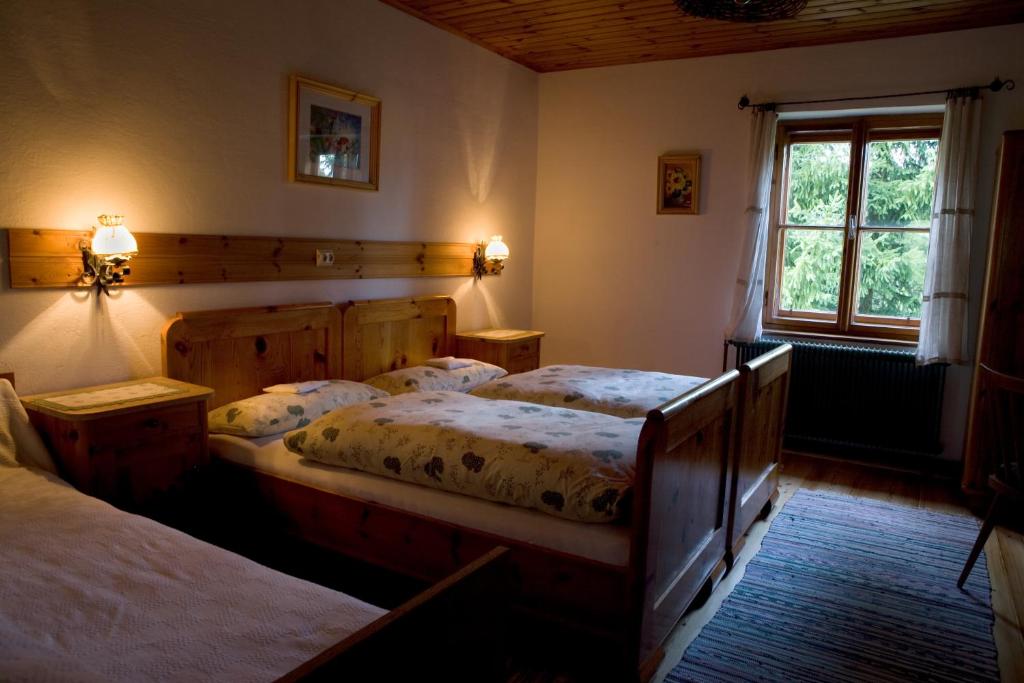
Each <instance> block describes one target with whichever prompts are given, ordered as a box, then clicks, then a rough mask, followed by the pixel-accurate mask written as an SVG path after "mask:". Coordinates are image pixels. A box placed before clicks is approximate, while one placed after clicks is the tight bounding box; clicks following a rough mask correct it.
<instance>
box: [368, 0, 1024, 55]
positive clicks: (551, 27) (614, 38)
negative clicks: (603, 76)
mask: <svg viewBox="0 0 1024 683" xmlns="http://www.w3.org/2000/svg"><path fill="white" fill-rule="evenodd" d="M722 1H723V2H732V1H733V0H722ZM382 2H385V3H387V4H389V5H392V6H394V7H397V8H398V9H400V10H402V11H404V12H408V13H409V14H412V15H413V16H416V17H419V18H420V19H423V20H424V21H427V22H430V23H431V24H434V25H435V26H439V27H441V28H443V29H445V30H446V31H450V32H452V33H454V34H456V35H458V36H462V37H463V38H467V39H468V40H471V41H473V42H474V43H477V44H479V45H482V46H483V47H485V48H487V49H488V50H492V51H494V52H497V53H498V54H500V55H503V56H505V57H508V58H509V59H511V60H513V61H516V62H519V63H520V64H523V65H525V66H528V67H530V68H531V69H533V70H535V71H564V70H567V69H583V68H587V67H592V66H608V65H612V64H633V63H636V62H650V61H656V60H661V59H685V58H687V57H705V56H708V55H721V54H729V53H735V52H753V51H757V50H773V49H777V48H783V47H799V46H805V45H824V44H827V43H845V42H850V41H856V40H870V39H873V38H893V37H897V36H910V35H917V34H921V33H938V32H941V31H953V30H959V29H966V28H979V27H982V26H993V25H997V24H1013V23H1017V22H1024V2H1022V1H1021V0H810V1H809V2H808V3H807V7H806V8H805V9H804V10H803V11H802V12H801V13H800V14H799V15H797V16H796V17H794V18H793V19H788V20H784V21H774V22H769V23H760V24H740V23H729V22H723V21H712V20H708V19H697V18H694V17H690V16H687V15H685V14H683V13H682V12H680V11H679V9H677V8H676V6H675V4H674V2H673V0H382Z"/></svg>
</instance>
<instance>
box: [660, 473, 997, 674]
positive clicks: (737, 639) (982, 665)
mask: <svg viewBox="0 0 1024 683" xmlns="http://www.w3.org/2000/svg"><path fill="white" fill-rule="evenodd" d="M977 533H978V524H977V522H976V521H975V520H974V519H973V518H971V517H968V516H960V515H950V514H943V513H937V512H931V511H928V510H921V509H917V508H910V507H905V506H902V505H894V504H892V503H886V502H881V501H876V500H870V499H866V498H851V497H848V496H841V495H837V494H832V493H820V492H815V491H808V490H801V491H798V492H797V493H796V494H795V495H794V496H793V497H792V498H791V499H790V500H789V502H787V503H786V505H785V507H783V508H782V510H781V511H780V512H779V515H778V517H776V519H775V521H774V522H773V523H772V526H771V528H770V529H769V531H768V534H767V535H766V536H765V539H764V543H763V545H762V547H761V550H760V551H759V552H758V553H757V554H756V555H755V556H754V557H753V558H752V559H751V561H750V563H749V564H748V565H747V567H746V572H745V574H744V576H743V578H742V580H741V581H740V582H739V584H738V585H737V586H736V588H735V589H734V590H733V592H732V593H731V594H730V595H729V596H728V597H727V598H726V599H725V601H724V602H723V603H722V606H721V608H720V609H719V610H718V612H717V613H716V614H715V616H714V617H713V618H712V619H711V621H710V622H709V623H708V624H707V625H706V626H705V627H704V629H703V630H702V631H701V632H700V634H699V635H698V636H697V638H696V639H695V640H694V641H693V643H692V644H691V645H690V647H689V648H687V650H686V653H685V654H684V655H683V659H682V661H680V662H679V664H678V665H676V667H675V669H673V670H672V671H671V673H669V674H668V676H667V677H666V679H665V680H666V681H669V682H672V683H678V682H680V681H708V682H710V681H815V682H818V681H870V682H872V683H883V682H888V681H892V682H894V683H895V682H896V681H958V682H959V681H998V680H999V669H998V666H997V663H996V649H995V645H994V643H993V640H992V623H993V617H992V607H991V603H990V595H989V593H990V588H989V580H988V569H987V567H986V564H985V556H984V554H982V556H981V558H980V559H979V560H978V564H977V565H975V567H974V572H973V573H972V574H971V578H970V580H969V581H968V582H967V584H966V585H965V586H964V590H963V591H962V592H961V591H960V590H958V589H957V587H956V580H957V577H958V576H959V574H960V570H961V569H962V568H963V564H964V561H965V560H966V559H967V553H968V552H969V551H970V549H971V545H972V544H973V543H974V539H975V537H976V536H977Z"/></svg>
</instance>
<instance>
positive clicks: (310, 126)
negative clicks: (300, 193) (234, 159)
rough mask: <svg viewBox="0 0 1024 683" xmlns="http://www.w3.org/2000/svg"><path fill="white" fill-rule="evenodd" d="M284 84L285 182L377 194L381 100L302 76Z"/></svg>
mask: <svg viewBox="0 0 1024 683" xmlns="http://www.w3.org/2000/svg"><path fill="white" fill-rule="evenodd" d="M288 85H289V97H288V179H289V180H301V181H303V182H308V183H323V184H325V185H343V186H345V187H356V188H360V189H363V190H376V189H377V187H378V177H377V176H378V172H379V169H380V100H379V99H377V98H376V97H370V96H369V95H360V94H359V93H355V92H352V91H351V90H345V89H344V88H338V87H335V86H333V85H328V84H326V83H319V82H317V81H314V80H310V79H308V78H303V77H302V76H295V75H293V76H291V78H290V79H289V84H288Z"/></svg>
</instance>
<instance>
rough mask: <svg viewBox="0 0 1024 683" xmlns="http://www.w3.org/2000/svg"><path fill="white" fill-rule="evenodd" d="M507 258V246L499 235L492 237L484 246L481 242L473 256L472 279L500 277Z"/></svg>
mask: <svg viewBox="0 0 1024 683" xmlns="http://www.w3.org/2000/svg"><path fill="white" fill-rule="evenodd" d="M508 256H509V250H508V245H507V244H505V243H504V242H503V241H502V240H501V235H494V236H492V237H491V241H490V242H487V243H486V244H485V243H484V242H481V243H480V246H478V247H477V248H476V253H475V254H473V277H475V278H476V279H477V280H479V279H480V278H482V277H483V276H484V275H501V271H502V269H503V268H504V267H505V261H506V260H507V259H508Z"/></svg>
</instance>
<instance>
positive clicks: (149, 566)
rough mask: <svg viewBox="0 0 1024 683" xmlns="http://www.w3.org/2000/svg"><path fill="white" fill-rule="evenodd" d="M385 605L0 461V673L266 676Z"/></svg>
mask: <svg viewBox="0 0 1024 683" xmlns="http://www.w3.org/2000/svg"><path fill="white" fill-rule="evenodd" d="M2 419H3V416H2V415H0V420H2ZM383 613H384V610H381V609H379V608H377V607H374V606H372V605H368V604H366V603H364V602H361V601H359V600H356V599H355V598H352V597H350V596H347V595H345V594H343V593H338V592H337V591H333V590H329V589H326V588H323V587H320V586H317V585H315V584H312V583H308V582H306V581H301V580H299V579H295V578H293V577H289V576H286V575H284V574H281V573H279V572H276V571H273V570H271V569H268V568H266V567H263V566H261V565H258V564H256V563H254V562H250V561H249V560H246V559H244V558H242V557H240V556H238V555H235V554H233V553H229V552H227V551H225V550H222V549H220V548H216V547H214V546H211V545H209V544H207V543H203V542H201V541H198V540H196V539H194V538H192V537H190V536H186V535H185V534H182V533H180V532H177V531H175V530H173V529H170V528H168V527H165V526H163V525H160V524H158V523H156V522H153V521H151V520H148V519H145V518H143V517H138V516H135V515H130V514H127V513H124V512H121V511H119V510H116V509H115V508H113V507H111V506H109V505H107V504H105V503H103V502H101V501H99V500H96V499H94V498H90V497H88V496H85V495H83V494H81V493H78V492H77V491H75V490H74V489H73V488H71V487H70V486H68V485H67V484H65V483H64V482H62V481H61V480H59V479H57V478H56V477H55V476H52V475H49V474H45V473H43V472H41V471H39V470H37V469H32V468H26V467H17V466H14V467H12V466H5V465H0V680H4V681H11V680H14V681H18V680H33V681H37V680H59V681H63V680H97V681H149V680H154V681H155V680H161V681H204V680H217V681H268V680H273V679H275V678H277V677H279V676H281V675H283V674H285V673H287V672H288V671H290V670H291V669H293V668H294V667H296V666H297V665H299V664H300V663H301V662H303V661H305V660H307V659H309V658H310V657H312V656H314V655H315V654H317V653H318V652H320V651H321V650H323V649H324V648H326V647H327V646H329V645H330V644H332V643H334V642H336V641H338V640H341V639H342V638H344V637H345V636H347V635H349V634H351V633H352V632H354V631H356V630H358V629H359V628H361V627H362V626H364V625H366V624H368V623H370V622H371V621H373V620H374V619H376V618H377V617H378V616H380V615H381V614H383Z"/></svg>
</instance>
